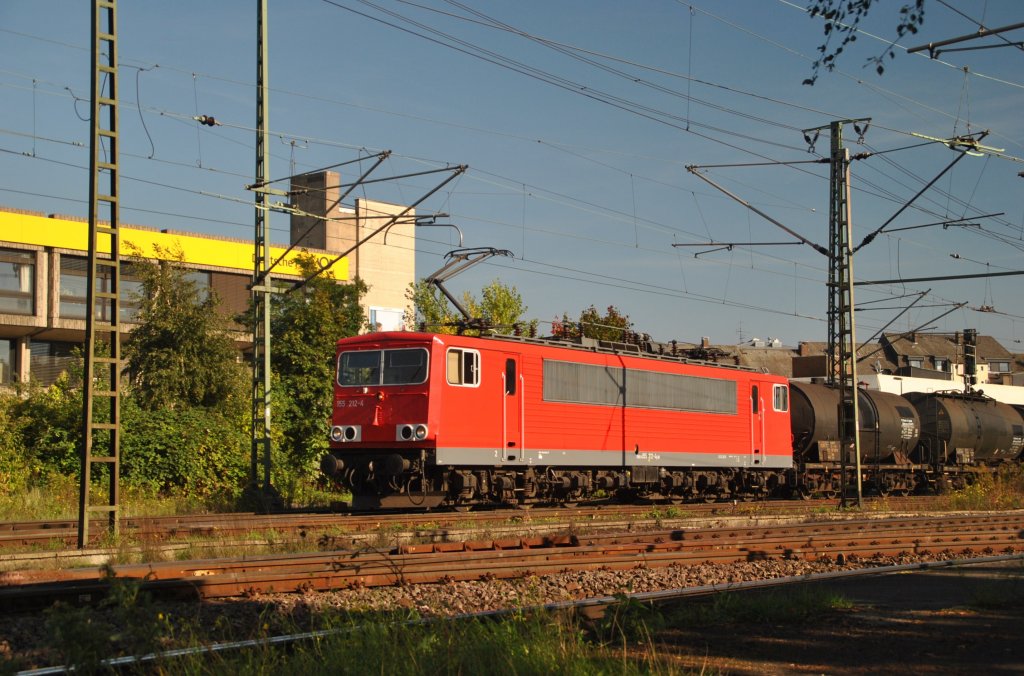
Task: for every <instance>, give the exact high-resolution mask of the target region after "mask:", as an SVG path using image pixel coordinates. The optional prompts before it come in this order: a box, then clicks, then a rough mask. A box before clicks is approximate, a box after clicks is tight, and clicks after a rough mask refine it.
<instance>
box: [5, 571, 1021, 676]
mask: <svg viewBox="0 0 1024 676" xmlns="http://www.w3.org/2000/svg"><path fill="white" fill-rule="evenodd" d="M939 558H941V557H939ZM920 560H921V559H920V558H918V557H911V556H907V557H904V558H899V559H896V558H893V557H885V558H878V559H873V560H872V561H870V562H866V561H862V562H854V561H849V562H845V563H844V565H837V564H835V563H833V562H830V561H815V562H802V561H784V560H764V561H754V562H748V563H741V564H733V565H712V564H708V565H699V566H689V567H683V566H670V567H667V568H637V569H633V570H629V571H607V570H604V571H602V570H597V571H586V572H579V571H571V572H570V571H566V572H563V573H559V574H556V575H551V576H547V577H527V578H522V579H516V580H491V581H480V582H450V583H447V584H437V585H410V586H394V587H377V588H357V589H347V590H343V591H336V592H328V593H323V592H316V593H314V592H310V593H306V594H268V595H257V596H253V597H250V598H241V599H230V600H226V601H220V602H216V603H206V604H195V603H190V604H169V603H163V602H160V603H157V602H153V603H151V604H145V603H144V604H139V605H136V606H135V607H134V609H133V610H132V611H130V612H124V611H118V610H112V609H97V610H90V611H88V613H86V614H85V617H87V621H88V624H89V627H90V628H91V629H92V630H96V631H98V632H100V633H101V634H105V635H121V634H124V633H125V632H126V629H127V627H126V626H125V625H126V624H131V625H133V626H135V627H138V626H142V625H145V624H147V623H150V624H154V623H156V622H157V621H158V622H159V623H160V624H161V626H165V627H167V628H169V629H170V630H171V632H170V633H172V634H173V635H177V636H182V635H186V634H189V635H191V634H194V633H195V632H196V631H201V632H202V633H203V634H205V637H206V638H208V639H211V640H231V639H242V638H251V637H253V636H258V635H273V634H278V633H291V632H296V631H304V630H307V629H316V628H321V627H322V624H321V623H320V618H322V617H323V615H324V614H325V613H329V612H333V611H348V612H355V613H358V612H369V611H399V612H409V611H416V612H418V613H420V614H422V615H425V616H444V615H453V614H459V613H469V612H476V611H483V610H493V609H499V608H508V607H519V606H530V605H536V604H542V603H548V602H555V601H565V600H571V599H582V598H589V597H597V596H610V595H614V594H618V593H629V592H645V591H657V590H662V589H674V588H680V587H690V586H697V585H708V584H721V583H725V582H740V581H744V580H755V579H767V578H775V577H783V576H793V575H806V574H810V573H820V572H828V571H835V570H842V569H852V568H858V567H863V566H864V565H892V564H897V563H914V562H917V561H920ZM66 614H67V613H65V615H66ZM45 620H46V614H45V613H42V614H37V615H31V616H26V615H21V616H0V673H2V672H3V671H4V670H5V666H6V668H7V669H10V668H11V667H13V666H15V665H17V666H18V667H20V668H26V667H28V666H45V665H51V664H58V663H61V661H62V656H61V655H59V654H58V653H56V652H55V651H54V650H53V649H52V646H53V645H54V644H56V643H59V642H60V641H61V640H62V639H58V638H57V637H55V636H54V634H53V630H52V628H51V629H49V630H48V629H47V627H46V621H45ZM1019 626H1020V624H1019V620H1018V625H1017V627H1018V628H1019ZM718 631H719V630H713V631H712V633H717V632H718ZM721 631H722V632H724V635H725V636H727V637H729V636H732V637H733V638H734V633H735V629H734V628H724V629H721ZM710 636H711V634H706V633H705V632H702V633H701V635H700V636H698V637H694V636H688V635H686V634H685V633H678V634H675V635H673V636H668V637H667V638H665V646H667V649H668V650H669V651H670V652H672V651H678V652H679V653H680V655H681V656H682V657H685V656H686V655H689V654H690V650H691V648H692V649H693V650H694V651H696V652H695V654H698V655H706V654H708V652H707V650H708V646H709V645H711V644H710V643H708V641H709V640H710ZM124 640H127V639H122V641H124ZM695 640H696V641H697V643H698V645H693V644H694V641H695ZM702 642H703V643H702ZM733 642H735V641H733ZM122 645H123V643H122ZM682 657H681V659H682ZM696 668H697V669H698V670H699V669H701V668H702V667H701V665H699V664H698V665H696ZM730 670H731V669H730V668H726V669H725V671H726V672H728V671H730ZM742 671H743V669H740V670H739V672H742ZM739 672H738V673H739ZM779 673H785V672H784V671H783V672H779ZM799 673H803V672H799ZM820 673H826V671H820Z"/></svg>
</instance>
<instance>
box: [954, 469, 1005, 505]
mask: <svg viewBox="0 0 1024 676" xmlns="http://www.w3.org/2000/svg"><path fill="white" fill-rule="evenodd" d="M945 497H946V502H947V504H948V507H949V508H950V509H956V510H1008V509H1021V508H1024V467H1021V466H1017V465H1005V466H1002V467H1000V468H999V469H998V470H996V471H995V472H982V473H980V474H978V475H977V478H976V480H975V481H974V483H972V484H971V485H969V486H967V487H966V488H964V489H962V490H958V491H953V492H951V493H949V494H947V495H946V496H945Z"/></svg>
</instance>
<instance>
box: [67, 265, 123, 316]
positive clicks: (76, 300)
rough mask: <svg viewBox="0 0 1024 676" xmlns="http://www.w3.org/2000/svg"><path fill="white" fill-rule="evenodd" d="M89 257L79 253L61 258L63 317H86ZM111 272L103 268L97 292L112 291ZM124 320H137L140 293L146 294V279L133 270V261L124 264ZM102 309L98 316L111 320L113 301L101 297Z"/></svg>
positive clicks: (99, 303)
mask: <svg viewBox="0 0 1024 676" xmlns="http://www.w3.org/2000/svg"><path fill="white" fill-rule="evenodd" d="M88 275H89V259H88V258H82V257H79V256H63V255H62V256H61V257H60V311H59V312H60V316H61V318H63V319H85V315H86V303H87V302H88V300H87V297H86V292H87V291H88V290H89V278H88ZM110 287H111V280H110V271H109V270H108V269H106V267H105V266H101V267H100V278H99V280H98V282H97V285H96V290H97V291H101V292H104V291H110ZM120 295H121V298H120V301H121V321H123V322H130V321H134V320H135V316H136V315H137V314H138V311H139V301H138V299H139V296H141V295H142V282H141V281H139V279H138V278H137V277H136V276H135V275H134V274H133V273H132V264H131V263H129V262H125V261H122V263H121V294H120ZM97 307H98V308H99V311H98V312H97V314H96V317H95V318H96V319H98V320H100V321H110V303H109V302H104V301H103V300H102V299H98V302H97Z"/></svg>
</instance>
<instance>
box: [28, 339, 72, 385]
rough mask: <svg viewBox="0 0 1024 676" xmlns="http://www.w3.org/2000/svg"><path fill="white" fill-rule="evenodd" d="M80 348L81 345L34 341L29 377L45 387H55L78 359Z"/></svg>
mask: <svg viewBox="0 0 1024 676" xmlns="http://www.w3.org/2000/svg"><path fill="white" fill-rule="evenodd" d="M80 347H81V343H51V342H49V341H44V340H33V341H32V342H31V343H30V344H29V376H30V377H31V378H32V379H33V380H35V381H37V382H38V383H39V384H40V385H42V386H44V387H48V386H50V385H53V384H54V383H55V382H57V378H59V377H60V374H62V373H64V371H67V370H68V366H69V365H70V364H71V362H72V361H73V360H74V359H75V358H76V356H75V348H80Z"/></svg>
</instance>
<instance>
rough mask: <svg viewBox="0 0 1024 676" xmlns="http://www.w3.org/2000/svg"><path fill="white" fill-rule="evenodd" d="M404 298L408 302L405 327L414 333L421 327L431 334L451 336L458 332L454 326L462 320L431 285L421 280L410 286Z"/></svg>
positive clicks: (442, 295)
mask: <svg viewBox="0 0 1024 676" xmlns="http://www.w3.org/2000/svg"><path fill="white" fill-rule="evenodd" d="M405 297H406V299H407V300H408V301H409V306H408V307H407V308H406V310H405V325H406V326H407V327H408V328H409V329H412V330H414V331H415V330H418V329H419V328H420V326H423V327H424V328H425V329H426V330H427V331H431V332H433V333H447V334H453V333H456V332H457V331H458V328H457V326H456V325H457V324H458V323H459V322H460V321H462V320H463V319H464V318H463V317H462V316H461V315H460V314H459V312H458V311H457V310H456V309H455V308H453V307H452V306H451V304H450V303H449V302H448V299H447V298H446V297H445V295H444V294H443V293H441V291H440V289H438V288H437V287H436V286H434V285H433V284H428V283H427V282H426V280H422V279H421V280H420V281H418V282H415V283H413V284H410V285H409V288H408V289H406V291H405ZM463 299H464V300H465V295H464V296H463ZM463 305H465V303H464V304H463Z"/></svg>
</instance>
